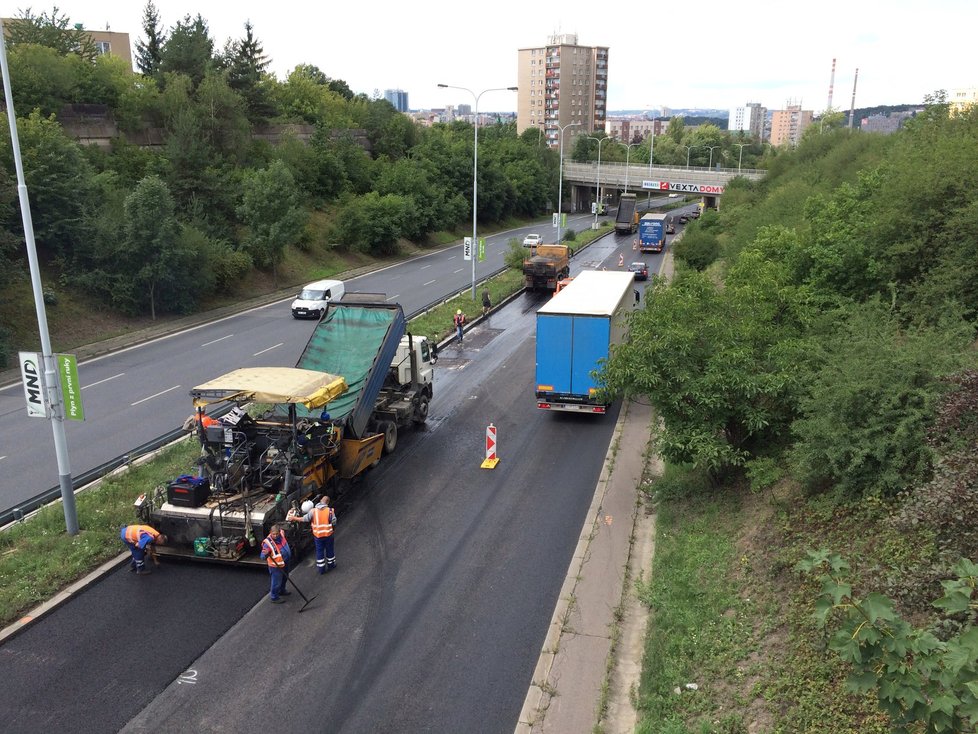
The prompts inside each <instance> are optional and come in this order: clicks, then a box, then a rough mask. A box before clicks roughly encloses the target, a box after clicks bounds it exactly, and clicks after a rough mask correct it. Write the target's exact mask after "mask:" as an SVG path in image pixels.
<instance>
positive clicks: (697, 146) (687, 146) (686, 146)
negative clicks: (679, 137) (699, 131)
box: [683, 145, 703, 171]
mask: <svg viewBox="0 0 978 734" xmlns="http://www.w3.org/2000/svg"><path fill="white" fill-rule="evenodd" d="M683 147H684V148H685V149H686V170H687V171H688V170H689V154H690V151H692V150H693V148H702V147H703V146H702V145H684V146H683Z"/></svg>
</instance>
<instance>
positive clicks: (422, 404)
mask: <svg viewBox="0 0 978 734" xmlns="http://www.w3.org/2000/svg"><path fill="white" fill-rule="evenodd" d="M426 420H428V396H427V395H422V396H421V397H420V398H418V407H417V408H415V409H414V422H415V423H417V424H418V425H421V424H422V423H424V422H425V421H426Z"/></svg>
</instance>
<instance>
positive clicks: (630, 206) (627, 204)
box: [615, 194, 638, 234]
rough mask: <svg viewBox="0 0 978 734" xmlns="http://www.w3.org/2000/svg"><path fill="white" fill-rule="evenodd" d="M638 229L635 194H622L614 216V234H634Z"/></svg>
mask: <svg viewBox="0 0 978 734" xmlns="http://www.w3.org/2000/svg"><path fill="white" fill-rule="evenodd" d="M636 229H638V208H637V202H636V198H635V194H622V195H621V198H620V199H619V200H618V214H617V216H616V217H615V234H635V230H636Z"/></svg>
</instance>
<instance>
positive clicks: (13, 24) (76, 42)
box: [4, 7, 98, 62]
mask: <svg viewBox="0 0 978 734" xmlns="http://www.w3.org/2000/svg"><path fill="white" fill-rule="evenodd" d="M4 31H5V32H6V33H7V35H8V36H9V40H8V41H7V43H8V44H9V45H10V47H11V48H16V47H17V46H21V45H36V46H45V47H47V48H50V49H53V50H54V51H55V52H56V53H57V54H58V55H59V56H77V57H78V58H80V59H83V60H84V61H89V62H91V61H94V60H95V57H96V56H97V55H98V49H96V47H95V42H94V41H93V40H92V36H91V35H90V34H89V33H87V32H86V31H84V30H82V29H81V28H76V27H75V26H74V24H72V22H71V20H70V19H69V18H68V16H67V15H59V13H58V8H57V7H55V8H54V9H53V10H52V11H51V14H50V15H49V14H47V13H41V14H40V15H34V14H33V13H32V12H31V9H30V8H28V9H27V10H25V11H23V12H22V13H21V15H20V16H19V17H17V18H14V19H13V20H11V21H9V22H7V23H4Z"/></svg>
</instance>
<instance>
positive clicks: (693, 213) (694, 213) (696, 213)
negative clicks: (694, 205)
mask: <svg viewBox="0 0 978 734" xmlns="http://www.w3.org/2000/svg"><path fill="white" fill-rule="evenodd" d="M689 216H691V217H692V218H693V219H699V218H700V210H699V209H693V211H691V212H690V213H689Z"/></svg>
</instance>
